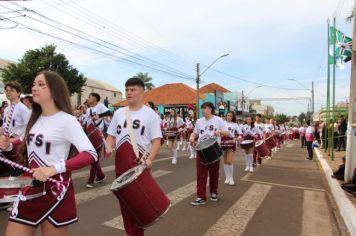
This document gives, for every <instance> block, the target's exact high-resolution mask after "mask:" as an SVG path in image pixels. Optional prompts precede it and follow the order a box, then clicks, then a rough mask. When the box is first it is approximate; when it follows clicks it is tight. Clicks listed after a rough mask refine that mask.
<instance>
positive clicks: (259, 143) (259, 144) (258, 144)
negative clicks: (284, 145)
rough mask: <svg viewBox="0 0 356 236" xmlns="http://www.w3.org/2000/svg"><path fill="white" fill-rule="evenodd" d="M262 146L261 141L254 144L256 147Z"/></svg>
mask: <svg viewBox="0 0 356 236" xmlns="http://www.w3.org/2000/svg"><path fill="white" fill-rule="evenodd" d="M262 144H263V141H262V140H258V141H257V142H256V144H255V146H256V147H258V146H261V145H262Z"/></svg>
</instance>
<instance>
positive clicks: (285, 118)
mask: <svg viewBox="0 0 356 236" xmlns="http://www.w3.org/2000/svg"><path fill="white" fill-rule="evenodd" d="M273 118H274V119H275V120H276V121H278V123H285V122H288V121H289V118H288V116H287V115H285V114H283V113H282V114H276V115H275V116H274V117H273Z"/></svg>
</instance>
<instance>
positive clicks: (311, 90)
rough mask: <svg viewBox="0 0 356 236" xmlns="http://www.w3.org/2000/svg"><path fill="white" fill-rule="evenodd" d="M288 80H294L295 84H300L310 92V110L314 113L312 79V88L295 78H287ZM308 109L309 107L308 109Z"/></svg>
mask: <svg viewBox="0 0 356 236" xmlns="http://www.w3.org/2000/svg"><path fill="white" fill-rule="evenodd" d="M288 80H290V81H294V82H296V83H297V84H299V85H300V86H302V87H303V88H305V89H306V90H308V91H309V92H311V105H310V106H311V111H312V113H313V114H314V81H312V89H309V88H307V87H306V86H305V85H304V84H302V83H300V82H299V81H298V80H296V79H288ZM308 110H309V109H308Z"/></svg>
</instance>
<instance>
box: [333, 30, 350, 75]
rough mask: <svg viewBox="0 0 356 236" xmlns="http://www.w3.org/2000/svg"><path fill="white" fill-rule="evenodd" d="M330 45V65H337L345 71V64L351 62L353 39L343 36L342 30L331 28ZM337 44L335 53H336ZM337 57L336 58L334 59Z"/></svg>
mask: <svg viewBox="0 0 356 236" xmlns="http://www.w3.org/2000/svg"><path fill="white" fill-rule="evenodd" d="M329 32H330V36H329V37H330V38H329V39H330V45H329V64H334V60H335V64H336V67H338V68H340V69H343V68H344V67H345V65H344V64H345V63H346V62H348V61H350V60H351V55H352V51H351V50H352V39H351V38H350V37H347V36H346V35H345V34H343V33H342V32H341V31H340V30H338V29H336V28H334V27H333V26H331V27H330V30H329ZM334 44H335V53H334ZM334 55H335V58H334Z"/></svg>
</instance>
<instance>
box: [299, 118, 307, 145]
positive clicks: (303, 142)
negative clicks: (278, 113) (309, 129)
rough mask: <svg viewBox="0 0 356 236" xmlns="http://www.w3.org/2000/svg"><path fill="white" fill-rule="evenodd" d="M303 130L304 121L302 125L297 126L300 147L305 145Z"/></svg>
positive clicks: (304, 126) (304, 127)
mask: <svg viewBox="0 0 356 236" xmlns="http://www.w3.org/2000/svg"><path fill="white" fill-rule="evenodd" d="M305 130H306V124H305V123H304V124H303V125H301V126H300V128H299V134H300V144H301V147H302V148H304V147H305V145H306V144H305Z"/></svg>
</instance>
